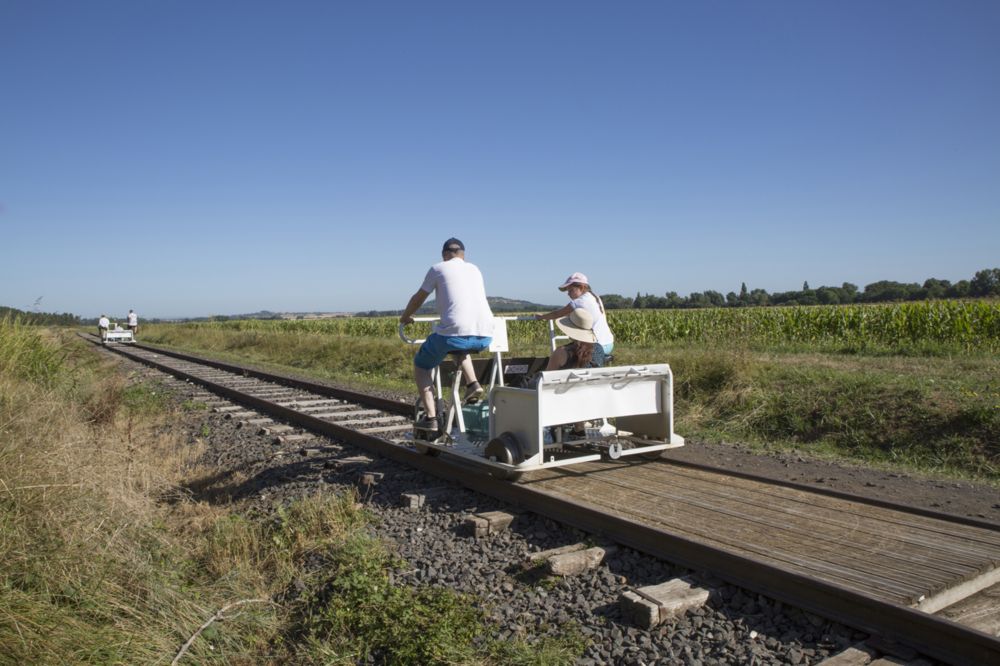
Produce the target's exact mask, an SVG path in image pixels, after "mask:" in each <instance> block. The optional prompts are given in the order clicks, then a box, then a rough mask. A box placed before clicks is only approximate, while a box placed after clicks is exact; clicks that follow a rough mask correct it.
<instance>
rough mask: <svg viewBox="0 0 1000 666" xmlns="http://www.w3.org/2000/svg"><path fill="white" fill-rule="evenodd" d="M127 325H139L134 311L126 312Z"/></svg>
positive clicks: (137, 316)
mask: <svg viewBox="0 0 1000 666" xmlns="http://www.w3.org/2000/svg"><path fill="white" fill-rule="evenodd" d="M128 325H129V326H138V325H139V315H137V314H136V313H134V312H129V313H128Z"/></svg>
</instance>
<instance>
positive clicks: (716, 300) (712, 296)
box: [705, 289, 726, 308]
mask: <svg viewBox="0 0 1000 666" xmlns="http://www.w3.org/2000/svg"><path fill="white" fill-rule="evenodd" d="M705 298H707V299H708V302H709V304H710V305H711V306H713V307H717V308H721V307H722V306H723V305H725V304H726V297H725V296H723V295H722V293H721V292H718V291H713V290H711V289H709V290H707V291H706V292H705Z"/></svg>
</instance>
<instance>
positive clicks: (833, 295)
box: [816, 287, 840, 305]
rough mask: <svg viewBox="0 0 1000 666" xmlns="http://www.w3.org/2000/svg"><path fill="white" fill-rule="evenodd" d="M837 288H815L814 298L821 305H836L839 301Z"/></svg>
mask: <svg viewBox="0 0 1000 666" xmlns="http://www.w3.org/2000/svg"><path fill="white" fill-rule="evenodd" d="M838 292H839V290H838V289H834V288H833V287H820V288H819V289H817V290H816V300H817V301H819V302H820V303H821V304H823V305H836V304H837V303H840V294H839V293H838Z"/></svg>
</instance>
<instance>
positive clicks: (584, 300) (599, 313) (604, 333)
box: [535, 273, 615, 356]
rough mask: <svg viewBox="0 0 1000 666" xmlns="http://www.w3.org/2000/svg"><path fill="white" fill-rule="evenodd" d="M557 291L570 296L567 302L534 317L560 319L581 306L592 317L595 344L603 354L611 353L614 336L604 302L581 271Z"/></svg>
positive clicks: (570, 277) (613, 345)
mask: <svg viewBox="0 0 1000 666" xmlns="http://www.w3.org/2000/svg"><path fill="white" fill-rule="evenodd" d="M559 291H565V292H566V293H567V294H568V295H569V298H570V301H569V303H567V304H566V305H565V306H564V307H561V308H559V309H558V310H553V311H552V312H546V313H545V314H542V315H535V318H536V319H560V318H562V317H565V316H566V315H568V314H569V313H571V312H572V311H573V310H575V309H577V308H583V309H585V310H586V311H587V312H589V313H590V314H591V316H592V317H593V318H594V329H593V330H594V334H595V335H596V336H597V344H599V345H601V349H603V350H604V355H605V356H608V355H610V354H611V352H612V350H613V349H614V347H615V336H614V334H613V333H612V332H611V327H609V326H608V318H607V317H606V316H605V314H604V303H603V302H602V301H601V297H600V296H598V295H597V294H595V293H594V292H593V291H591V289H590V281H589V280H588V279H587V276H586V275H584V274H583V273H573V274H572V275H570V276H569V277H568V278H566V281H565V282H563V284H562V286H560V287H559Z"/></svg>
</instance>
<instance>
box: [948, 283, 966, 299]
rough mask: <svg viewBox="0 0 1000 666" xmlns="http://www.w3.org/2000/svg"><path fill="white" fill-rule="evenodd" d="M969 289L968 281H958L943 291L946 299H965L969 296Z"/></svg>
mask: <svg viewBox="0 0 1000 666" xmlns="http://www.w3.org/2000/svg"><path fill="white" fill-rule="evenodd" d="M969 287H970V285H969V281H968V280H959V281H958V282H956V283H955V284H953V285H951V286H950V287H948V288H947V289H945V290H944V294H945V296H947V297H948V298H965V297H966V296H968V295H969Z"/></svg>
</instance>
